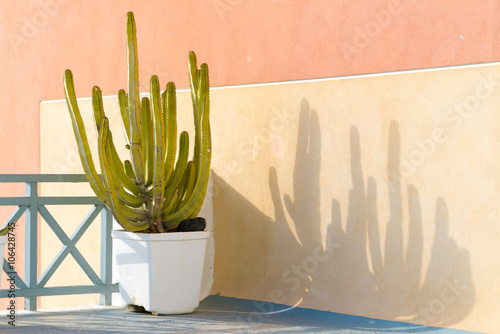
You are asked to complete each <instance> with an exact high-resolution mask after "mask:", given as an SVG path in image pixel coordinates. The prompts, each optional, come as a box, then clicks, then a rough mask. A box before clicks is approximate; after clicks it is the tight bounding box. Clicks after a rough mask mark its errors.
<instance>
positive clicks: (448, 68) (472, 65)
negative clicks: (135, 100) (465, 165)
mask: <svg viewBox="0 0 500 334" xmlns="http://www.w3.org/2000/svg"><path fill="white" fill-rule="evenodd" d="M494 65H500V61H493V62H487V63H475V64H464V65H451V66H439V67H432V68H418V69H410V70H399V71H390V72H377V73H365V74H352V75H345V76H338V77H325V78H315V79H299V80H288V81H272V82H261V83H251V84H237V85H227V86H215V87H210V90H219V89H231V88H245V87H261V86H277V85H290V84H296V83H309V82H321V81H335V80H348V79H359V78H370V77H380V76H389V75H400V74H410V73H424V72H435V71H443V70H455V69H464V68H478V67H487V66H494ZM177 91H178V92H185V91H189V88H183V89H177ZM148 94H149V93H148V92H144V93H141V95H144V96H146V95H148ZM103 97H118V95H117V94H114V95H105V96H103ZM91 99H92V98H91V97H81V98H78V99H77V100H91ZM60 101H65V100H64V99H57V100H44V101H41V102H40V103H51V102H60Z"/></svg>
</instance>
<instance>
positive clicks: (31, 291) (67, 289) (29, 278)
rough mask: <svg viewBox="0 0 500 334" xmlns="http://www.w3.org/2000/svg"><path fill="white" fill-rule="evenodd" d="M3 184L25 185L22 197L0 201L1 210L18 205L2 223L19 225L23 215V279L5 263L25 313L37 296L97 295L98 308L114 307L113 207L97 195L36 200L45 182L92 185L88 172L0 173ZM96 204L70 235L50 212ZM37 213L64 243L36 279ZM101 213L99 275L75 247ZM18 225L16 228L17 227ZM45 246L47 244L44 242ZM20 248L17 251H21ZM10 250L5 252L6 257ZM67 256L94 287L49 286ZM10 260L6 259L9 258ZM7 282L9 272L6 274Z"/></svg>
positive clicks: (34, 305)
mask: <svg viewBox="0 0 500 334" xmlns="http://www.w3.org/2000/svg"><path fill="white" fill-rule="evenodd" d="M0 182H2V183H25V189H26V190H25V195H26V196H24V197H0V206H17V209H15V211H14V212H13V213H12V214H11V215H10V217H9V219H8V220H7V221H6V222H5V223H4V224H3V226H6V225H7V224H9V223H10V222H15V221H17V220H19V218H21V216H22V215H23V214H24V215H25V245H26V248H25V253H24V260H25V267H24V280H22V279H21V277H20V276H19V275H18V274H17V272H16V271H15V269H16V268H15V267H14V270H12V269H11V268H10V267H9V264H8V262H7V260H6V259H3V270H4V273H8V275H9V276H10V277H11V276H14V278H15V284H16V290H15V296H16V297H24V309H25V310H30V311H36V309H37V297H39V296H58V295H74V294H88V293H99V294H101V296H100V304H101V305H110V304H111V294H112V293H113V292H118V284H113V283H112V277H111V276H112V272H111V261H112V258H111V257H112V244H111V242H112V241H111V230H112V225H113V219H112V216H111V212H110V211H109V209H108V208H107V207H106V206H104V205H103V204H102V202H101V201H100V200H99V199H98V198H97V197H95V196H72V197H69V196H64V197H40V196H38V184H39V183H42V182H88V181H87V179H86V177H85V175H84V174H57V175H56V174H26V175H24V174H23V175H21V174H19V175H18V174H0ZM89 204H90V205H93V206H92V209H91V210H90V212H89V213H88V214H87V216H86V217H85V219H84V220H83V221H82V223H81V224H80V225H79V227H78V228H77V229H76V231H75V232H74V233H73V234H72V235H71V237H68V236H67V235H66V233H65V232H64V230H63V229H62V228H61V226H60V225H59V224H58V223H57V221H56V220H55V218H54V217H53V216H52V215H51V214H50V212H49V210H47V208H46V206H47V205H89ZM38 214H40V216H41V217H42V218H43V220H44V221H45V222H46V223H47V225H48V226H49V227H50V228H51V229H52V231H54V233H55V234H56V236H57V237H58V238H59V240H61V242H62V243H63V247H62V248H61V250H60V251H59V253H58V254H57V255H56V257H55V258H54V259H53V260H52V262H51V264H50V265H49V266H48V267H47V269H46V270H45V271H44V272H43V273H42V274H41V276H40V277H38V274H37V268H38V262H37V261H38V247H39V245H38V235H37V231H38ZM99 214H100V215H101V265H100V275H97V274H96V272H95V271H94V270H93V269H92V267H91V266H90V265H89V263H88V262H87V260H85V257H84V256H83V255H82V254H81V253H80V251H79V250H78V249H77V248H76V243H77V242H78V240H79V239H80V238H81V237H82V235H83V234H84V233H85V231H86V230H87V229H88V227H89V226H90V225H91V224H92V222H93V221H94V220H95V219H96V218H97V216H98V215H99ZM18 224H20V222H18V223H17V224H16V226H18ZM41 244H42V246H43V240H41ZM18 251H19V250H16V252H18ZM7 253H8V251H7V250H6V254H7ZM68 254H71V255H72V256H73V258H74V259H75V260H76V262H77V263H78V264H79V265H80V266H81V267H82V269H83V271H84V272H85V274H86V275H87V276H88V277H89V278H90V280H91V281H92V283H93V285H79V286H59V287H45V285H46V283H47V282H48V280H49V279H50V278H51V277H52V275H53V274H54V272H55V271H56V270H57V268H58V267H59V265H60V264H61V263H62V262H63V260H64V259H65V258H66V256H67V255H68ZM6 257H7V256H6ZM3 277H4V278H5V274H4V275H3ZM8 293H9V290H8V289H4V290H0V298H8Z"/></svg>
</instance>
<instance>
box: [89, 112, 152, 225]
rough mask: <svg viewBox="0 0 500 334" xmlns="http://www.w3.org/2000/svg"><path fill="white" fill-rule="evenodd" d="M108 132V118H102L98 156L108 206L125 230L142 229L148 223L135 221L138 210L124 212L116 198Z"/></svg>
mask: <svg viewBox="0 0 500 334" xmlns="http://www.w3.org/2000/svg"><path fill="white" fill-rule="evenodd" d="M108 134H109V125H108V119H107V118H103V119H102V121H101V125H100V128H99V138H98V141H99V158H100V163H101V170H102V174H103V178H104V182H105V184H106V192H107V195H108V198H109V202H108V204H109V208H110V209H111V211H112V212H113V214H114V216H115V219H116V221H117V222H118V223H119V224H120V225H121V226H122V227H123V228H125V229H126V230H128V231H144V230H146V229H147V228H148V227H149V224H147V223H146V224H144V223H141V222H136V221H135V219H140V218H142V217H141V216H140V215H139V214H138V212H137V213H135V211H132V212H130V211H131V210H127V211H128V212H125V210H123V209H124V208H125V206H124V205H123V204H121V202H120V200H119V199H118V196H117V193H116V185H115V182H114V179H113V175H112V169H111V165H110V160H111V153H110V152H109V147H108ZM132 213H135V214H132Z"/></svg>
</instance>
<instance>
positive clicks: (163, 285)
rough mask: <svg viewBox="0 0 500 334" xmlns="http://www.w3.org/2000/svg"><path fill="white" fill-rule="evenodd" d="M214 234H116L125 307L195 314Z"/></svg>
mask: <svg viewBox="0 0 500 334" xmlns="http://www.w3.org/2000/svg"><path fill="white" fill-rule="evenodd" d="M210 234H211V232H209V231H203V232H176V233H154V234H149V233H132V232H126V231H112V237H113V248H114V252H115V256H114V258H113V265H114V266H115V268H116V274H117V280H118V283H119V286H120V295H121V298H122V300H123V303H124V304H125V305H137V306H142V307H144V309H145V310H146V311H148V312H152V313H154V314H182V313H190V312H192V311H193V310H194V309H195V308H196V307H198V305H199V302H200V289H201V281H202V276H203V265H204V262H205V251H206V246H207V240H208V238H209V237H210Z"/></svg>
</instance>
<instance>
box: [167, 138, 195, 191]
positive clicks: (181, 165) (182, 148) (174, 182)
mask: <svg viewBox="0 0 500 334" xmlns="http://www.w3.org/2000/svg"><path fill="white" fill-rule="evenodd" d="M188 156H189V134H188V133H187V132H186V131H183V132H182V133H181V135H180V138H179V157H178V158H177V163H176V165H175V170H174V172H173V174H172V177H171V178H170V179H169V181H168V183H167V185H166V188H165V194H170V193H171V192H172V191H174V190H175V189H176V188H177V187H178V186H179V183H180V182H181V179H182V176H183V175H184V171H185V169H186V165H187V160H188Z"/></svg>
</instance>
